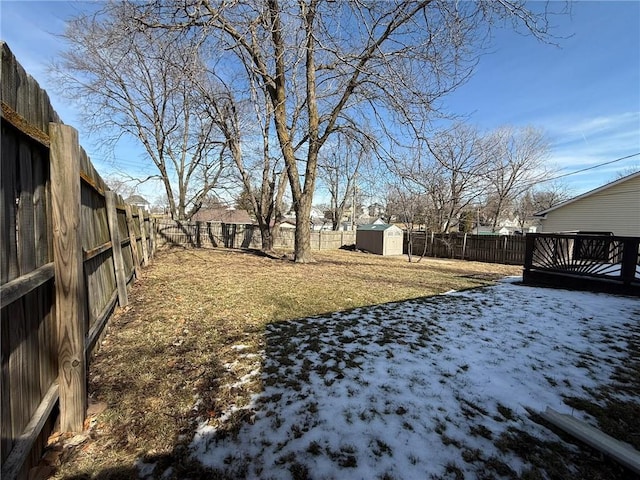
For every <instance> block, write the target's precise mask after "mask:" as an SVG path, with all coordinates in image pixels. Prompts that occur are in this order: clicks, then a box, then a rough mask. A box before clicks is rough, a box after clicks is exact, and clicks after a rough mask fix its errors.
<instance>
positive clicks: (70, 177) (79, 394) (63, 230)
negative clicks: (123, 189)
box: [49, 123, 87, 432]
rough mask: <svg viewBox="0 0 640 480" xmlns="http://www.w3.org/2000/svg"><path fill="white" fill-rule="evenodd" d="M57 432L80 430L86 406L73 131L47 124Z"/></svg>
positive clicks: (75, 139) (77, 171)
mask: <svg viewBox="0 0 640 480" xmlns="http://www.w3.org/2000/svg"><path fill="white" fill-rule="evenodd" d="M49 135H50V138H51V149H50V158H51V203H52V217H53V261H54V270H55V290H56V318H57V324H58V365H59V387H58V388H59V398H60V430H61V431H62V432H80V431H82V429H83V423H84V415H85V411H86V405H87V381H86V380H87V365H86V359H85V354H84V339H85V336H86V333H87V323H86V318H85V315H86V314H85V311H86V308H85V298H86V295H85V285H84V283H85V282H84V273H83V252H82V237H81V228H82V225H81V224H80V146H79V144H78V132H77V131H76V130H75V129H74V128H72V127H70V126H68V125H62V124H58V123H51V124H49Z"/></svg>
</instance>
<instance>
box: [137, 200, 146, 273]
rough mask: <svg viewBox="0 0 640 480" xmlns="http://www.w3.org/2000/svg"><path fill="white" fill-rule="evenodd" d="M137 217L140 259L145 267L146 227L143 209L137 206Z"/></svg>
mask: <svg viewBox="0 0 640 480" xmlns="http://www.w3.org/2000/svg"><path fill="white" fill-rule="evenodd" d="M138 219H139V220H140V236H141V237H142V261H143V262H144V265H145V267H146V266H147V265H149V249H148V247H147V228H146V225H145V223H144V210H143V209H142V207H138Z"/></svg>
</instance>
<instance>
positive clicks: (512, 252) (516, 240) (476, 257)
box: [404, 232, 525, 265]
mask: <svg viewBox="0 0 640 480" xmlns="http://www.w3.org/2000/svg"><path fill="white" fill-rule="evenodd" d="M407 247H408V236H407V234H406V233H405V247H404V252H405V253H407ZM425 247H426V248H425ZM423 252H424V254H425V255H426V256H428V257H438V258H458V259H462V260H471V261H476V262H487V263H503V264H507V265H523V264H524V253H525V237H523V236H520V235H470V234H467V233H432V232H413V248H412V253H413V255H422V253H423Z"/></svg>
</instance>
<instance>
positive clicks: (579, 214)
mask: <svg viewBox="0 0 640 480" xmlns="http://www.w3.org/2000/svg"><path fill="white" fill-rule="evenodd" d="M573 230H583V231H601V232H613V234H614V235H623V236H632V237H640V177H635V178H631V179H629V180H628V181H626V182H622V183H619V184H617V185H613V186H611V187H610V188H606V189H603V190H601V191H600V192H597V193H594V194H593V195H589V196H587V197H584V198H581V199H578V200H576V201H575V202H571V203H568V204H567V205H565V206H563V207H559V208H558V209H557V210H553V211H551V212H549V213H547V214H546V218H543V219H542V228H541V230H540V231H541V232H545V233H548V232H566V231H573Z"/></svg>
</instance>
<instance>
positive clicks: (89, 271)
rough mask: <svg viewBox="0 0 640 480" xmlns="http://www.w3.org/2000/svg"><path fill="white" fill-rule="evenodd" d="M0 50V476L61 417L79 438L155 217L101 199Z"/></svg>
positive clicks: (29, 454)
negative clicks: (108, 336)
mask: <svg viewBox="0 0 640 480" xmlns="http://www.w3.org/2000/svg"><path fill="white" fill-rule="evenodd" d="M0 46H1V49H2V78H1V81H0V91H1V100H2V122H1V127H2V149H1V168H2V174H1V175H0V235H1V239H0V255H1V257H0V299H1V305H0V308H1V312H0V324H1V328H0V340H1V349H0V351H1V360H2V379H1V384H0V386H1V391H0V407H1V416H2V423H1V426H0V432H1V436H2V441H1V443H0V458H1V477H2V479H3V480H4V479H5V478H6V479H15V478H18V479H23V478H28V477H29V470H30V468H31V467H32V466H34V465H36V464H37V463H38V461H39V457H40V455H41V453H42V450H43V448H44V446H45V445H46V441H47V437H48V436H49V434H50V433H51V431H52V428H53V425H54V422H55V420H56V418H55V415H56V414H57V413H59V418H60V428H61V430H64V431H79V430H82V428H83V421H84V415H85V406H86V403H87V393H86V383H87V381H86V370H87V365H88V362H89V359H90V357H91V354H92V352H93V350H94V348H95V346H96V345H97V344H98V343H99V339H100V338H101V336H102V335H103V334H104V331H105V327H106V325H107V322H108V320H109V318H110V316H111V314H112V312H113V311H114V309H115V307H116V305H120V306H123V305H126V304H127V302H128V298H127V295H128V289H129V288H130V286H131V284H132V283H133V281H134V279H135V278H136V274H137V273H138V270H139V267H140V265H145V264H146V263H147V262H148V261H149V258H150V257H151V256H152V255H153V251H154V248H155V241H154V238H153V235H152V232H153V229H152V228H151V219H150V218H149V215H148V214H145V213H144V212H142V211H141V210H139V209H138V208H137V207H134V208H132V207H131V206H129V205H126V204H124V202H123V200H122V198H121V197H120V196H118V195H116V194H115V193H113V192H110V191H109V190H108V187H107V186H106V185H105V183H104V181H103V180H102V178H101V177H100V175H99V174H98V172H97V171H96V170H95V168H94V167H93V165H92V164H91V161H90V160H89V157H88V156H87V155H86V153H85V152H84V150H83V149H82V148H81V147H80V145H79V144H78V138H77V132H76V131H75V129H73V128H72V127H70V126H67V125H63V124H61V123H60V119H59V118H58V116H57V114H56V113H55V111H54V110H53V109H52V107H51V105H50V103H49V99H48V96H47V93H46V92H45V91H44V90H42V89H40V87H39V85H38V83H37V82H36V81H35V80H34V79H33V78H32V77H31V76H29V75H27V73H26V72H25V71H24V69H23V68H22V67H21V66H20V64H19V63H18V62H17V61H16V59H15V57H14V56H13V54H12V53H11V51H10V50H9V48H8V46H7V45H6V44H5V43H2V44H1V45H0Z"/></svg>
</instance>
